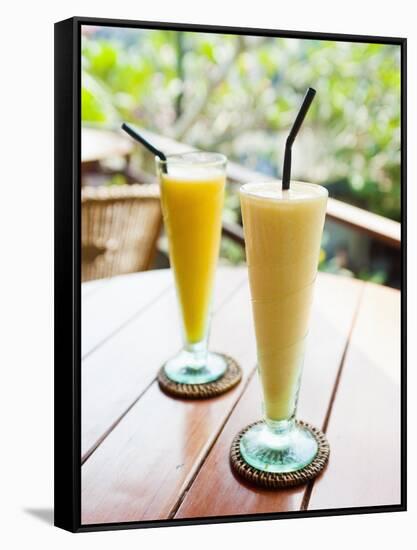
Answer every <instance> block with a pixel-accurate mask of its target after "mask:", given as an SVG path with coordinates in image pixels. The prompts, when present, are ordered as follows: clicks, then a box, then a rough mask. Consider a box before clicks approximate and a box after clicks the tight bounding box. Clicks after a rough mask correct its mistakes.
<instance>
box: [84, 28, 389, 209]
mask: <svg viewBox="0 0 417 550" xmlns="http://www.w3.org/2000/svg"><path fill="white" fill-rule="evenodd" d="M399 56H400V53H399V47H398V46H391V45H382V44H361V43H344V42H330V41H317V40H300V39H288V38H260V37H241V36H232V35H228V36H227V35H226V36H225V35H216V34H204V33H189V32H187V33H178V32H169V31H142V30H137V29H102V30H99V31H98V32H94V33H92V34H86V35H84V36H83V41H82V58H83V81H82V118H83V121H85V122H94V123H105V124H107V125H113V124H114V125H117V124H118V123H119V121H120V120H121V119H123V120H130V121H132V122H135V123H137V124H138V125H142V126H144V127H146V128H149V129H151V130H154V131H156V132H159V133H162V134H164V135H169V136H171V137H174V138H176V139H178V140H180V141H184V142H187V143H189V144H190V145H193V146H197V147H201V148H203V149H206V150H218V151H221V152H224V153H225V154H227V155H228V156H229V158H232V159H235V160H237V161H240V162H242V163H244V164H246V165H247V166H250V167H253V168H256V169H258V170H260V171H265V172H267V173H269V174H273V175H277V176H279V175H280V170H281V169H280V166H281V160H282V146H283V140H284V139H285V135H286V132H287V131H288V127H289V125H290V124H291V122H292V120H293V117H294V112H295V111H296V110H297V108H298V106H299V104H300V101H301V99H302V96H303V94H304V92H305V90H306V88H307V87H308V86H313V87H315V88H316V89H317V97H316V100H315V101H314V103H313V106H312V109H311V112H310V113H309V117H308V122H307V124H306V125H305V128H304V129H303V130H302V135H300V136H299V138H298V139H299V144H298V145H297V146H296V147H295V151H294V168H293V172H294V177H298V178H300V179H303V178H304V179H305V178H307V179H309V180H313V181H316V182H317V183H324V184H333V185H334V195H335V196H340V197H341V198H343V199H344V200H348V201H349V202H351V203H354V204H358V205H360V206H362V207H364V208H367V209H369V210H371V211H373V212H376V213H379V214H382V215H384V216H387V217H390V218H393V219H396V220H399V219H400V130H399V129H400V57H399Z"/></svg>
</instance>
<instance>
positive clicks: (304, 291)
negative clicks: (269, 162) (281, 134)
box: [240, 182, 328, 472]
mask: <svg viewBox="0 0 417 550" xmlns="http://www.w3.org/2000/svg"><path fill="white" fill-rule="evenodd" d="M327 195H328V193H327V190H326V189H325V188H324V187H321V186H319V185H313V184H309V183H301V182H291V186H290V189H288V190H282V188H281V183H280V182H268V183H254V184H247V185H243V186H242V187H241V189H240V200H241V206H242V217H243V226H244V234H245V243H246V256H247V262H248V270H249V280H250V289H251V297H252V312H253V319H254V325H255V335H256V342H257V355H258V366H259V374H260V379H261V383H262V390H263V398H264V413H265V420H264V422H262V423H258V424H256V425H254V426H253V427H252V428H251V429H249V430H248V431H246V433H245V434H244V435H243V437H242V439H241V441H240V451H241V454H242V456H243V458H244V459H245V460H246V462H247V463H248V464H250V465H251V466H253V467H254V468H257V469H260V470H264V471H269V472H292V471H296V470H298V469H301V468H303V467H304V466H306V465H307V464H309V463H310V462H312V460H313V459H314V457H315V455H316V453H317V449H318V447H317V443H316V440H315V439H314V437H313V436H312V435H311V433H310V432H309V431H307V430H304V429H303V428H302V426H301V425H299V424H297V423H296V421H295V412H296V405H297V397H298V391H299V387H300V380H301V371H302V366H303V358H304V348H305V341H306V336H307V332H308V326H309V315H310V306H311V302H312V297H313V289H314V281H315V279H316V274H317V264H318V258H319V252H320V242H321V237H322V231H323V225H324V219H325V213H326V203H327Z"/></svg>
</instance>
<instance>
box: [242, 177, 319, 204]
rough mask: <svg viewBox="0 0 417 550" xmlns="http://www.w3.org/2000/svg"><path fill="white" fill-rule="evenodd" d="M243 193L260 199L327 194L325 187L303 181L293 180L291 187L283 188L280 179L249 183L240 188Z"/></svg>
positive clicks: (293, 198) (297, 199)
mask: <svg viewBox="0 0 417 550" xmlns="http://www.w3.org/2000/svg"><path fill="white" fill-rule="evenodd" d="M240 190H241V192H242V193H245V194H247V195H251V196H254V197H257V198H259V199H267V200H277V201H303V200H311V199H315V198H319V197H323V196H327V195H328V192H327V189H326V188H325V187H322V186H321V185H316V184H314V183H305V182H301V181H294V182H291V185H290V189H282V184H281V182H280V181H268V182H262V183H247V184H245V185H243V186H242V187H241V188H240Z"/></svg>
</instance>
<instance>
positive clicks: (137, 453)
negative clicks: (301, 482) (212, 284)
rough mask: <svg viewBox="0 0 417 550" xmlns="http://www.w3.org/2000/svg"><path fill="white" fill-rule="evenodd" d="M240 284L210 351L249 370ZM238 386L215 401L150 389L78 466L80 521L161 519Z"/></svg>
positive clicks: (245, 297)
mask: <svg viewBox="0 0 417 550" xmlns="http://www.w3.org/2000/svg"><path fill="white" fill-rule="evenodd" d="M251 323H252V321H251V311H250V301H249V290H248V287H247V284H245V285H244V286H242V287H241V288H240V290H239V291H238V292H236V293H235V294H234V295H233V297H232V298H231V299H230V300H229V301H227V302H226V304H225V305H224V307H223V308H222V310H221V315H217V316H216V317H215V318H214V320H213V327H212V336H211V343H212V345H211V347H212V349H214V350H221V351H224V352H225V353H229V354H230V355H232V356H233V357H235V358H236V360H237V361H239V363H240V365H241V367H242V369H243V372H244V378H245V379H246V378H247V376H248V374H249V373H250V372H251V371H252V370H253V365H254V363H255V341H254V337H253V334H252V331H251ZM242 389H243V384H242V383H241V384H240V385H239V386H237V387H236V388H234V389H233V390H231V391H230V392H228V393H227V394H225V395H223V396H220V397H218V398H216V399H211V400H205V401H185V400H179V399H173V398H170V397H168V396H166V395H164V394H163V393H162V392H161V391H160V390H159V387H158V385H157V383H156V382H155V383H154V384H152V386H151V387H150V388H149V390H148V391H146V393H145V394H144V395H143V396H142V397H141V398H140V399H139V400H138V402H137V403H136V404H135V405H134V406H133V407H132V408H131V410H130V411H129V412H128V414H126V415H125V416H124V417H123V419H122V420H121V421H120V423H119V424H118V425H117V426H116V428H115V429H114V430H112V432H111V433H110V434H109V435H108V437H107V438H106V439H105V440H104V441H103V443H102V444H101V445H100V446H99V447H98V448H97V450H96V451H95V452H94V453H93V454H92V455H91V457H90V458H89V459H88V460H87V461H86V462H85V464H84V465H83V467H82V522H83V523H84V524H89V523H102V522H109V521H131V520H139V521H140V520H145V519H158V518H167V517H169V516H170V514H172V513H173V511H174V510H175V506H176V503H177V502H178V499H179V498H180V496H181V494H182V493H183V491H184V490H185V488H186V487H187V485H188V484H189V483H190V481H191V479H192V478H193V476H194V474H195V472H196V471H197V469H198V467H199V464H200V463H201V461H202V460H203V459H204V456H205V455H206V453H207V451H208V449H209V448H210V446H211V444H212V443H213V441H214V440H215V438H216V436H217V434H218V432H219V430H220V429H221V427H222V425H223V423H224V422H225V420H226V418H227V416H228V414H229V413H230V410H231V409H232V407H233V405H234V403H235V401H236V400H237V399H238V397H239V395H240V393H241V391H242Z"/></svg>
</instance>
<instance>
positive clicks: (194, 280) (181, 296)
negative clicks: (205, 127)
mask: <svg viewBox="0 0 417 550" xmlns="http://www.w3.org/2000/svg"><path fill="white" fill-rule="evenodd" d="M226 162H227V160H226V157H225V156H223V155H220V154H218V153H200V152H192V153H185V154H181V155H171V156H168V157H167V159H166V160H165V161H163V160H160V159H158V158H157V159H156V164H157V171H158V176H159V182H160V187H161V201H162V211H163V217H164V224H165V229H166V233H167V237H168V247H169V257H170V263H171V266H172V269H173V272H174V278H175V285H176V290H177V296H178V301H179V306H180V312H181V317H182V325H183V339H184V347H183V350H182V351H181V352H180V353H179V354H178V355H177V356H176V357H173V358H172V359H170V360H169V361H167V363H166V364H165V366H164V368H165V373H166V375H167V376H168V378H170V379H171V380H173V381H175V382H180V383H182V384H203V383H207V382H212V381H214V380H217V379H218V378H220V377H221V376H222V375H223V374H224V372H225V370H226V368H227V364H226V361H225V359H224V358H223V357H222V356H221V355H218V354H215V353H210V352H208V350H207V341H208V333H209V317H210V306H211V299H212V293H213V285H214V277H215V271H216V265H217V259H218V255H219V246H220V236H221V218H222V210H223V201H224V190H225V184H226Z"/></svg>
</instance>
